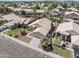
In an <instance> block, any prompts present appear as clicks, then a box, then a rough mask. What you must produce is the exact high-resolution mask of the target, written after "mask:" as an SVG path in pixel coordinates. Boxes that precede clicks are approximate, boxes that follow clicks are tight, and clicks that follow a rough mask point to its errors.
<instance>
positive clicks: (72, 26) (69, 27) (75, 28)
mask: <svg viewBox="0 0 79 59" xmlns="http://www.w3.org/2000/svg"><path fill="white" fill-rule="evenodd" d="M56 32H60V33H63V32H67V33H69V34H71V35H79V25H78V24H76V23H74V22H66V23H61V24H59V26H58V28H57V29H56Z"/></svg>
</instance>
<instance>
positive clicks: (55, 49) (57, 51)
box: [52, 39, 73, 58]
mask: <svg viewBox="0 0 79 59" xmlns="http://www.w3.org/2000/svg"><path fill="white" fill-rule="evenodd" d="M60 43H61V42H60V41H59V40H57V39H56V40H53V51H52V52H53V53H55V54H58V55H60V56H63V57H65V58H71V57H72V56H73V55H72V52H71V51H69V50H67V49H63V48H61V47H58V46H59V45H60Z"/></svg>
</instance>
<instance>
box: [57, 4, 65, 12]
mask: <svg viewBox="0 0 79 59" xmlns="http://www.w3.org/2000/svg"><path fill="white" fill-rule="evenodd" d="M56 8H57V9H59V10H61V11H63V10H64V8H63V7H62V6H60V5H59V6H57V7H56Z"/></svg>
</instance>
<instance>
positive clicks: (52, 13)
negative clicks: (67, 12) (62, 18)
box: [49, 9, 62, 16]
mask: <svg viewBox="0 0 79 59" xmlns="http://www.w3.org/2000/svg"><path fill="white" fill-rule="evenodd" d="M49 14H50V15H52V16H59V15H61V14H62V12H61V11H60V10H59V9H54V10H51V11H50V13H49Z"/></svg>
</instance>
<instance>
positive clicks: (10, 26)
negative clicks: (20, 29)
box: [3, 21, 16, 29]
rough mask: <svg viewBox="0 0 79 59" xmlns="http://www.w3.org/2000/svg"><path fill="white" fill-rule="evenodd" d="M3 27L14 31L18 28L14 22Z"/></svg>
mask: <svg viewBox="0 0 79 59" xmlns="http://www.w3.org/2000/svg"><path fill="white" fill-rule="evenodd" d="M3 26H6V27H7V28H8V29H12V28H15V27H16V23H15V22H14V21H11V22H8V23H6V24H4V25H3Z"/></svg>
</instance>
